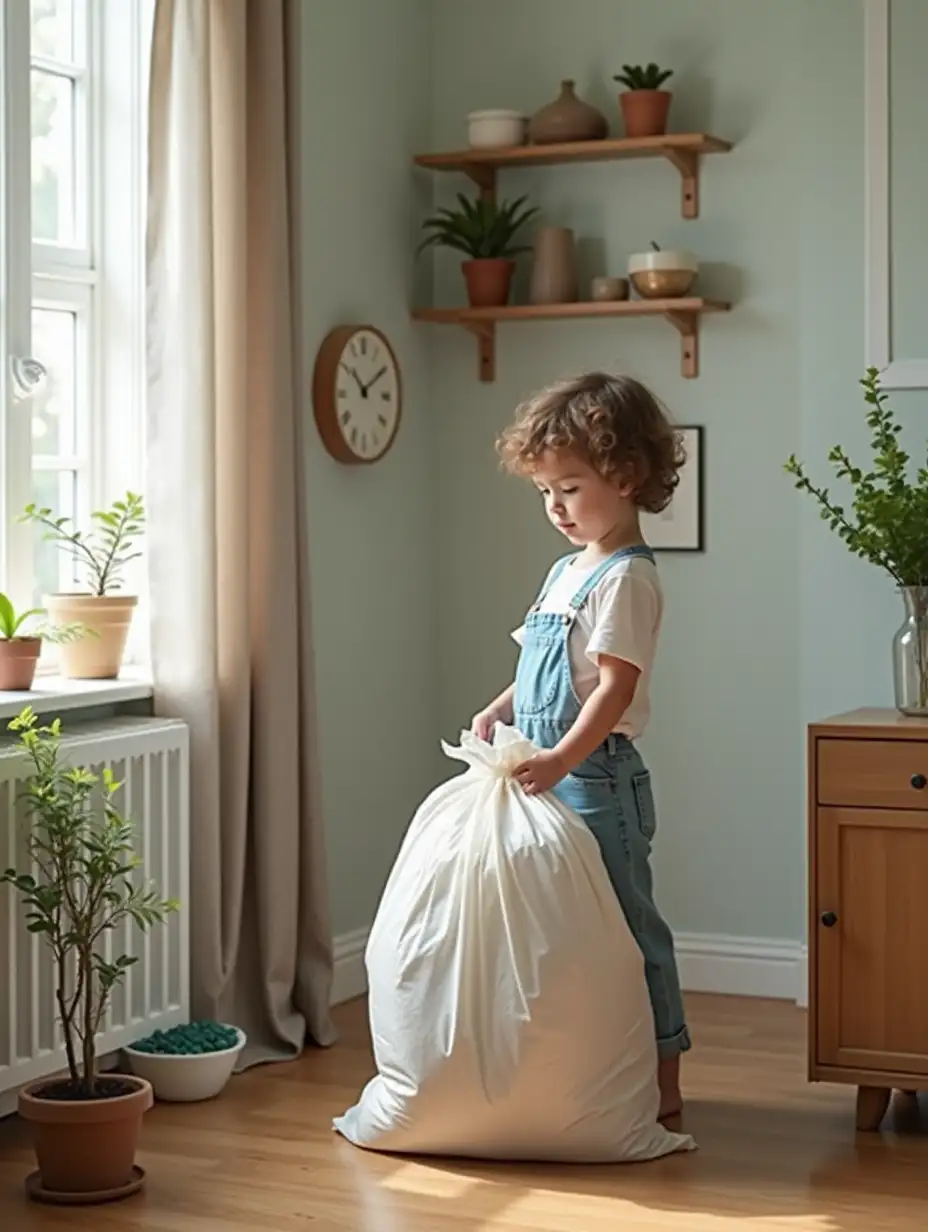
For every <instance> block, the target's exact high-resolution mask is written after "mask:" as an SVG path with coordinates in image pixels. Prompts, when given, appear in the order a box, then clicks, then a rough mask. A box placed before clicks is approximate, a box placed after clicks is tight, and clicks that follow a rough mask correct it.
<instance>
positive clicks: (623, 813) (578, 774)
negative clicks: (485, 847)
mask: <svg viewBox="0 0 928 1232" xmlns="http://www.w3.org/2000/svg"><path fill="white" fill-rule="evenodd" d="M629 556H644V557H646V558H647V559H648V560H653V559H654V557H653V555H652V553H651V550H650V549H649V548H647V547H645V546H644V545H641V546H636V547H631V548H623V549H621V550H620V551H618V552H616V553H614V554H613V555H612V556H611V557H609V559H608V560H605V561H604V562H603V563H602V565H601V566H600V567H599V568H598V569H596V570H595V571H594V572H593V574H592V575H591V576H590V577H589V578H587V580H586V581H585V582H584V583H583V585H582V586H581V587H580V589H579V590H578V591H577V593H576V594H575V595H574V597H573V598H572V599H571V601H570V608H569V611H568V613H567V614H565V615H559V614H557V613H555V612H542V611H539V610H538V609H539V607H540V604H541V601H542V600H543V599H544V597H545V595H546V594H547V592H548V590H549V589H550V587H551V584H552V583H553V582H554V581H555V579H556V578H557V577H558V576H559V575H560V573H561V570H562V569H563V568H564V567H565V566H566V565H567V564H568V561H569V560H570V559H571V558H570V557H565V558H564V559H563V560H560V561H558V563H557V564H556V565H555V567H554V569H553V570H552V571H551V573H550V575H549V576H548V579H547V581H546V583H545V585H544V587H543V588H542V591H541V593H540V595H539V596H538V599H537V600H536V602H535V604H534V605H533V606H532V608H531V609H530V610H529V612H528V615H527V616H526V618H525V623H524V628H523V636H522V653H521V654H520V656H519V664H518V667H517V669H516V682H515V683H516V688H515V701H514V711H515V726H516V727H517V728H518V730H519V731H520V732H521V733H522V734H523V735H524V736H526V737H527V738H528V739H529V740H532V741H533V742H534V743H535V744H536V745H538V747H539V748H543V749H550V748H553V747H554V745H556V744H557V743H558V741H559V740H560V739H561V737H562V736H564V735H565V734H566V733H567V731H568V730H569V729H570V728H571V727H572V726H573V724H574V722H575V721H576V719H577V716H578V715H579V713H580V707H581V703H580V700H579V699H578V697H577V694H576V693H575V691H574V686H573V680H572V677H571V670H570V655H569V651H568V639H569V637H570V631H571V628H572V625H573V622H574V619H575V618H576V613H577V612H578V611H580V609H581V608H582V607H583V605H584V603H585V602H586V601H587V599H588V597H589V595H590V592H591V591H592V590H593V588H594V586H596V584H597V582H599V581H600V579H601V578H602V577H603V575H604V574H605V573H607V572H608V570H609V569H610V568H611V567H612V565H613V564H615V562H616V561H617V560H620V559H622V558H623V557H629ZM553 790H554V794H555V795H556V796H557V797H558V798H559V799H560V800H561V801H563V803H564V804H566V805H567V806H568V807H569V808H572V809H573V810H574V811H575V812H576V813H579V815H580V816H581V817H582V818H583V820H584V821H585V822H586V824H587V825H588V826H589V827H590V829H591V830H592V832H593V834H594V835H595V837H596V840H597V842H598V843H599V847H600V850H601V852H602V856H603V862H604V863H605V866H606V870H607V872H608V873H609V879H610V880H611V882H612V885H613V887H614V888H615V892H616V894H617V895H618V898H619V902H620V903H621V904H622V909H623V911H624V913H625V917H626V919H627V920H628V923H629V927H630V928H631V930H632V933H633V934H634V937H635V940H636V941H637V942H638V946H639V948H640V949H641V952H642V954H643V956H644V961H645V975H646V978H647V981H648V990H649V992H650V995H651V1005H652V1008H653V1010H654V1022H655V1028H656V1034H657V1042H658V1050H659V1053H660V1055H661V1056H662V1057H672V1056H675V1055H676V1054H678V1053H680V1052H685V1051H686V1050H687V1049H688V1048H689V1047H690V1038H689V1032H688V1031H687V1028H686V1023H685V1019H684V1014H683V998H682V996H681V993H680V982H679V977H678V974H677V965H676V960H675V958H674V949H673V937H672V934H671V932H670V929H669V927H668V926H667V924H666V922H665V921H664V919H663V917H662V916H661V914H660V912H659V911H658V909H657V907H656V906H655V904H654V899H653V896H652V881H651V867H650V864H649V857H650V854H651V840H652V838H653V837H654V831H655V828H656V816H655V810H654V798H653V796H652V793H651V780H650V775H649V772H648V771H647V769H646V768H645V765H644V762H643V761H642V759H641V755H640V753H639V752H638V750H637V749H636V748H635V746H634V745H633V744H632V743H631V741H630V740H628V739H627V738H626V737H625V736H620V735H617V734H612V735H610V736H609V738H608V739H607V740H606V741H605V742H604V743H603V744H602V745H600V747H599V748H598V749H596V751H595V752H594V753H592V754H591V755H590V757H588V758H587V760H586V761H585V762H583V763H582V764H581V765H580V766H578V767H577V768H576V770H575V771H574V772H573V773H572V774H570V775H568V776H567V778H565V779H562V780H561V782H560V783H558V784H557V786H556V787H555V788H554V789H553Z"/></svg>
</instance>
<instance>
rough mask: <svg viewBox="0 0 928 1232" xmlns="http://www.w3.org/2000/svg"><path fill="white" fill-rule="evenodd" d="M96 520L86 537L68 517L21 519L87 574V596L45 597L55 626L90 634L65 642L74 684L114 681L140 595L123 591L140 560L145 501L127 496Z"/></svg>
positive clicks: (38, 514) (34, 512) (42, 512)
mask: <svg viewBox="0 0 928 1232" xmlns="http://www.w3.org/2000/svg"><path fill="white" fill-rule="evenodd" d="M92 518H93V529H92V530H91V531H90V532H89V533H87V534H84V533H83V532H82V531H79V530H75V529H74V528H73V527H72V526H71V520H70V518H60V517H55V516H53V513H52V510H51V509H41V508H39V507H38V506H36V505H27V506H26V509H25V511H24V513H23V514H22V517H21V519H20V520H21V521H24V522H32V523H34V524H35V525H36V526H38V527H40V528H41V529H42V530H43V531H44V533H45V538H46V539H48V540H51V541H52V542H54V543H57V544H59V545H60V546H61V547H62V548H63V549H64V550H65V551H66V552H69V553H70V554H71V555H72V556H73V558H74V560H75V562H76V563H77V565H78V566H79V568H80V569H81V570H82V571H83V573H84V580H85V584H86V587H87V590H86V591H85V592H81V593H77V594H56V595H47V596H46V597H45V604H46V607H47V608H48V613H49V617H50V619H51V622H52V624H53V625H60V626H72V627H73V626H75V625H81V626H82V627H84V628H85V629H86V630H88V631H89V633H90V634H92V636H89V637H80V638H77V639H70V640H68V641H67V642H66V644H65V645H64V646H63V648H62V655H61V670H62V673H63V674H64V675H65V676H68V677H70V678H71V679H75V680H111V679H115V678H116V677H117V676H118V675H119V671H120V668H121V667H122V661H123V656H124V655H125V651H126V639H127V637H128V635H129V626H130V625H131V623H132V614H133V611H134V610H135V607H136V605H137V604H138V597H137V596H136V595H125V594H121V593H120V591H121V589H122V585H123V582H124V580H125V569H126V566H127V565H128V564H129V562H130V561H132V560H135V559H136V558H137V557H138V556H140V555H141V553H140V552H138V551H136V550H135V548H136V542H137V540H138V538H139V536H140V535H141V534H142V527H143V524H144V521H145V509H144V506H143V503H142V498H141V497H140V496H136V495H135V493H133V492H127V493H126V495H125V497H124V498H123V499H122V500H118V501H115V502H114V503H113V504H112V505H111V506H110V508H109V509H102V510H97V511H95V512H94V513H93V514H92Z"/></svg>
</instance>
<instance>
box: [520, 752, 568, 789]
mask: <svg viewBox="0 0 928 1232" xmlns="http://www.w3.org/2000/svg"><path fill="white" fill-rule="evenodd" d="M567 774H568V769H567V766H566V765H565V764H564V762H563V760H562V758H561V756H560V754H559V753H555V752H554V751H553V750H551V749H546V750H545V751H544V752H543V753H537V754H536V755H535V756H534V757H530V758H529V759H528V761H524V762H522V764H521V766H516V768H515V770H513V772H512V777H513V778H514V779H515V780H516V781H517V782H518V783H519V784H520V785H521V787H522V790H523V791H524V792H525V794H526V795H527V796H540V795H542V793H543V792H546V791H550V790H551V788H552V787H554V786H555V784H557V783H559V782H560V781H561V779H563V778H565V777H566V776H567Z"/></svg>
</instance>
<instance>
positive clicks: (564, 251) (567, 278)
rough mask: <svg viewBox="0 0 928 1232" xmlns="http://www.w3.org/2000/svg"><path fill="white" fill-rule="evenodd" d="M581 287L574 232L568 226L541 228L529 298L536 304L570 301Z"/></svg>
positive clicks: (536, 242) (537, 240)
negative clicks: (578, 276) (579, 285)
mask: <svg viewBox="0 0 928 1232" xmlns="http://www.w3.org/2000/svg"><path fill="white" fill-rule="evenodd" d="M578 289H579V288H578V284H577V260H576V253H575V250H574V233H573V231H571V229H570V228H569V227H539V229H538V231H537V232H536V234H535V253H534V259H533V262H532V280H531V286H530V289H529V299H530V300H531V302H532V303H533V304H571V303H573V302H574V300H576V298H577V293H578Z"/></svg>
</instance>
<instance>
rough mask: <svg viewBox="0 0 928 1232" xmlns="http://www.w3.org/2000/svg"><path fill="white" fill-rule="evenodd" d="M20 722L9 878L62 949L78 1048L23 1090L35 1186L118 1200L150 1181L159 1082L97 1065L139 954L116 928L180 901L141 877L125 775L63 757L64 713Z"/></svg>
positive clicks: (63, 984) (60, 1194)
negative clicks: (22, 810)
mask: <svg viewBox="0 0 928 1232" xmlns="http://www.w3.org/2000/svg"><path fill="white" fill-rule="evenodd" d="M9 726H10V729H11V730H12V731H15V732H17V733H18V734H19V743H20V745H21V747H22V749H23V752H24V753H25V755H26V757H27V758H28V760H29V762H30V766H31V770H30V775H29V779H28V785H27V789H26V793H25V803H26V810H27V820H28V828H27V830H26V833H25V852H26V856H27V858H26V859H25V860H24V862H23V863H24V869H23V871H21V872H19V871H17V870H16V869H13V868H9V869H7V870H6V872H4V873H3V874H2V875H0V884H2V883H3V882H7V883H9V884H10V885H12V886H13V887H14V888H15V889H16V890H17V891H18V893H19V896H20V898H21V900H22V902H23V905H24V906H25V908H26V917H25V918H26V926H27V928H28V929H29V931H30V932H31V933H35V934H37V935H38V936H40V937H42V938H43V939H44V941H45V943H46V945H47V946H48V948H49V950H50V951H51V954H52V956H53V959H54V964H55V1005H56V1012H57V1018H58V1021H59V1023H60V1025H61V1030H62V1033H63V1036H64V1050H65V1055H66V1058H67V1077H64V1078H61V1077H59V1078H43V1079H40V1080H39V1081H37V1082H32V1083H29V1084H27V1085H26V1086H25V1087H24V1088H23V1089H22V1091H20V1094H19V1114H20V1116H21V1117H23V1119H24V1120H26V1121H28V1122H29V1123H30V1124H31V1125H32V1127H33V1130H34V1134H35V1150H36V1157H37V1160H38V1164H39V1170H38V1172H36V1173H33V1174H32V1175H31V1176H30V1177H29V1178H27V1181H26V1189H27V1192H28V1193H29V1195H30V1196H31V1197H33V1198H35V1199H37V1200H39V1201H42V1200H44V1201H51V1202H58V1203H68V1202H69V1201H70V1202H80V1203H86V1202H102V1201H110V1200H112V1199H113V1198H119V1197H124V1196H127V1195H128V1194H130V1193H135V1192H136V1191H137V1190H138V1189H139V1188H140V1187H141V1183H142V1180H143V1174H142V1173H141V1171H140V1169H138V1168H136V1167H135V1149H136V1142H137V1140H138V1134H139V1128H140V1126H141V1122H142V1117H143V1115H144V1114H145V1112H146V1111H147V1110H148V1109H149V1108H150V1107H151V1104H152V1091H151V1086H150V1085H149V1083H147V1082H146V1081H145V1080H144V1079H142V1078H138V1077H135V1076H124V1075H105V1074H100V1073H98V1072H97V1054H96V1043H97V1034H98V1032H99V1030H100V1026H101V1024H102V1023H103V1020H104V1016H105V1014H106V1009H107V1005H108V1004H109V1000H110V996H111V994H112V991H113V989H114V988H115V987H116V986H117V985H118V984H119V983H120V981H121V980H122V979H123V978H124V977H125V974H126V971H127V970H128V969H129V967H130V966H132V964H133V962H134V961H135V959H134V958H131V957H129V956H128V955H126V954H120V953H119V952H118V950H117V947H116V945H113V947H112V949H113V951H114V953H112V954H111V953H110V947H109V946H108V945H107V937H110V938H112V939H113V940H116V939H117V938H121V937H123V936H124V935H125V934H124V930H125V928H126V926H127V924H129V923H132V922H134V923H135V924H136V925H137V926H138V927H139V928H141V929H143V930H144V929H147V928H150V927H151V926H152V925H154V924H157V923H162V922H163V921H164V920H165V918H166V916H167V915H168V913H170V912H172V911H176V910H177V906H178V904H177V903H176V902H173V901H170V900H165V899H162V898H161V897H160V895H159V894H158V892H157V890H156V889H155V887H154V886H152V885H150V884H145V883H142V884H140V883H139V881H138V880H137V870H138V869H139V867H140V863H141V862H140V860H139V859H138V857H137V856H136V855H135V853H134V850H133V825H132V822H131V821H128V820H127V819H126V818H124V817H123V816H122V815H121V814H120V812H119V811H118V810H117V808H116V806H115V803H114V799H113V798H114V795H115V793H116V792H117V791H118V790H119V786H120V785H119V784H118V783H117V782H115V780H114V779H113V776H112V773H111V772H110V771H109V770H104V772H103V775H102V778H101V779H98V778H97V776H96V775H95V774H92V773H90V772H89V771H88V770H86V769H84V768H82V767H71V766H69V765H67V764H66V763H65V762H64V761H63V760H62V756H61V751H60V743H61V723H60V720H59V719H55V721H54V722H53V723H52V724H51V725H50V726H47V727H40V726H38V724H37V720H36V716H35V713H34V711H33V710H32V708H31V707H26V708H25V709H24V710H23V711H21V713H20V714H19V716H18V717H17V718H15V719H14V720H13V721H12V722H11V723H10V725H9ZM101 789H102V801H101V799H100V791H101ZM27 870H28V871H27ZM117 930H118V931H117Z"/></svg>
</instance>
